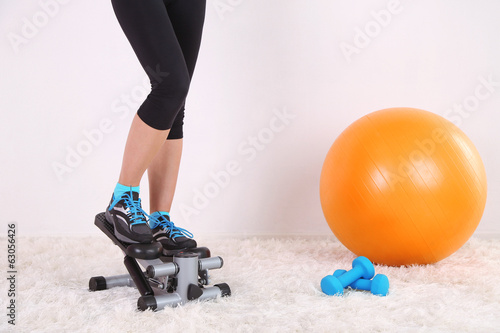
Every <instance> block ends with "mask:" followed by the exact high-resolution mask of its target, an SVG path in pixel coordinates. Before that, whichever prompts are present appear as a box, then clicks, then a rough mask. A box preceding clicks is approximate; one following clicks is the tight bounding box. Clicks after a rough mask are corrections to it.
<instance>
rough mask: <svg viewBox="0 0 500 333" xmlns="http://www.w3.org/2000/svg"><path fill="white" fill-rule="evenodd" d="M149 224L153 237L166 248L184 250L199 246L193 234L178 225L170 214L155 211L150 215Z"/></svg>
mask: <svg viewBox="0 0 500 333" xmlns="http://www.w3.org/2000/svg"><path fill="white" fill-rule="evenodd" d="M149 226H150V228H151V229H152V232H153V239H154V240H155V241H157V242H160V243H161V245H163V249H165V250H182V249H189V248H194V247H196V246H197V244H196V241H195V240H194V239H192V238H193V234H192V233H190V232H189V231H187V230H186V229H182V228H179V227H176V226H175V224H174V223H173V222H172V221H170V216H169V215H168V214H161V213H159V212H155V213H153V214H151V215H149Z"/></svg>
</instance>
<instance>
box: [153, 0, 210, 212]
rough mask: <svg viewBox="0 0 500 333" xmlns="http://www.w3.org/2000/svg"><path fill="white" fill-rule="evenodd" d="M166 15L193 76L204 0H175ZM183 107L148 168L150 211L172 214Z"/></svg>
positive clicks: (179, 157)
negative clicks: (166, 138)
mask: <svg viewBox="0 0 500 333" xmlns="http://www.w3.org/2000/svg"><path fill="white" fill-rule="evenodd" d="M166 2H167V12H168V15H169V17H170V21H171V22H172V27H173V29H174V31H175V34H176V37H177V40H178V42H179V45H180V47H181V50H182V54H183V57H184V60H185V63H186V66H187V69H188V72H189V77H190V79H191V78H192V76H193V72H194V68H195V65H196V60H197V58H198V52H199V49H200V43H201V36H202V31H203V23H204V19H205V6H206V1H205V0H173V1H166ZM183 117H184V106H183V107H182V108H181V110H180V111H179V113H178V115H177V117H176V119H175V121H174V124H173V125H172V131H171V133H170V135H169V136H168V140H167V141H166V142H165V144H164V145H163V146H162V148H161V150H160V151H159V153H158V154H157V156H155V158H154V160H153V161H152V163H151V164H150V165H149V168H148V178H149V194H150V198H149V200H150V212H157V211H164V212H170V208H171V206H172V200H173V198H174V193H175V186H176V184H177V176H178V172H179V164H180V160H181V154H182V137H183V133H182V125H183Z"/></svg>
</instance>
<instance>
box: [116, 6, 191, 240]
mask: <svg viewBox="0 0 500 333" xmlns="http://www.w3.org/2000/svg"><path fill="white" fill-rule="evenodd" d="M112 4H113V9H114V11H115V14H116V17H117V18H118V21H119V23H120V25H121V27H122V29H123V31H124V33H125V35H126V36H127V38H128V40H129V42H130V44H131V46H132V48H133V49H134V51H135V53H136V55H137V58H138V59H139V61H140V63H141V65H142V66H143V68H144V70H145V71H146V73H147V74H148V76H149V78H150V81H151V86H152V90H151V93H150V94H149V95H148V97H147V99H146V100H145V101H144V103H143V104H142V105H141V107H140V108H139V110H138V112H137V115H136V116H135V117H134V120H133V122H132V126H131V128H130V132H129V136H128V139H127V144H126V146H125V152H124V156H123V163H122V168H121V173H120V179H119V183H118V184H117V187H116V189H115V192H114V194H113V198H112V200H111V203H110V205H109V207H108V209H107V211H106V218H107V219H108V220H110V222H112V223H113V224H114V226H115V235H116V236H117V237H118V238H119V239H121V240H123V241H126V242H134V241H136V242H150V241H151V240H152V234H151V230H149V227H148V226H147V224H146V222H147V221H146V218H145V216H144V212H143V211H142V208H141V207H140V200H139V191H138V187H135V186H138V185H139V183H140V180H141V178H142V176H143V174H144V172H145V170H146V169H147V167H148V166H149V164H151V161H152V160H153V158H154V156H155V155H156V154H157V153H158V151H159V150H160V148H161V146H162V145H163V144H164V143H165V140H166V138H167V137H168V135H169V130H170V128H171V127H172V125H173V123H174V121H175V119H176V116H177V114H178V113H179V110H180V109H181V107H182V106H183V104H184V100H185V98H186V95H187V90H188V87H189V81H190V79H189V72H188V69H187V67H186V63H185V60H184V56H183V54H182V50H181V48H180V46H179V43H178V41H177V37H176V35H175V32H174V30H173V27H172V24H171V22H170V18H169V16H168V14H167V10H166V6H165V3H164V2H163V0H147V1H142V0H141V1H138V0H112ZM146 230H149V231H146ZM148 234H149V236H148Z"/></svg>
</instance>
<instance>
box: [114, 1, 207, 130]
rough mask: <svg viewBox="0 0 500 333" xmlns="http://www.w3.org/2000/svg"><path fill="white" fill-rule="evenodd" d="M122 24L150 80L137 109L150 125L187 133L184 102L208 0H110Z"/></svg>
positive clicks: (139, 114)
mask: <svg viewBox="0 0 500 333" xmlns="http://www.w3.org/2000/svg"><path fill="white" fill-rule="evenodd" d="M111 2H112V4H113V9H114V11H115V14H116V17H117V18H118V22H119V23H120V26H121V27H122V29H123V32H124V33H125V35H126V36H127V38H128V40H129V42H130V44H131V45H132V48H133V49H134V52H135V54H136V55H137V58H138V59H139V62H140V63H141V65H142V67H143V68H144V70H145V71H146V73H147V75H148V77H149V80H150V81H151V93H150V94H149V95H148V97H147V98H146V100H145V101H144V103H143V104H142V105H141V106H140V107H139V110H138V111H137V114H138V116H139V117H140V118H141V119H142V121H144V122H145V123H146V124H147V125H149V126H151V127H152V128H155V129H158V130H166V129H170V133H169V135H168V139H180V138H182V136H183V133H182V125H183V123H184V104H185V100H186V96H187V93H188V90H189V84H190V82H191V78H192V76H193V71H194V67H195V64H196V59H197V58H198V50H199V48H200V43H201V34H202V30H203V22H204V20H205V6H206V4H205V3H206V0H111Z"/></svg>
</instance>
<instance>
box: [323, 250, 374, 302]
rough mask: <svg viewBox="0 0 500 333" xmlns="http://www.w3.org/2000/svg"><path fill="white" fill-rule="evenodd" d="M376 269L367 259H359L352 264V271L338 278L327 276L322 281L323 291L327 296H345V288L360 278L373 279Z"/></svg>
mask: <svg viewBox="0 0 500 333" xmlns="http://www.w3.org/2000/svg"><path fill="white" fill-rule="evenodd" d="M374 275H375V268H374V267H373V264H372V263H371V261H370V260H368V258H366V257H358V258H356V259H354V261H353V262H352V269H351V270H350V271H347V272H345V273H344V274H342V275H340V276H338V277H336V276H333V275H327V276H325V277H324V278H323V279H322V280H321V290H323V292H324V293H325V294H327V295H343V294H344V288H345V287H347V286H348V285H350V284H351V283H353V282H354V281H356V280H359V279H360V278H364V279H368V280H369V279H371V278H372V277H373V276H374Z"/></svg>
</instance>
